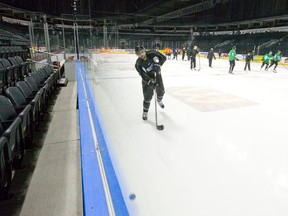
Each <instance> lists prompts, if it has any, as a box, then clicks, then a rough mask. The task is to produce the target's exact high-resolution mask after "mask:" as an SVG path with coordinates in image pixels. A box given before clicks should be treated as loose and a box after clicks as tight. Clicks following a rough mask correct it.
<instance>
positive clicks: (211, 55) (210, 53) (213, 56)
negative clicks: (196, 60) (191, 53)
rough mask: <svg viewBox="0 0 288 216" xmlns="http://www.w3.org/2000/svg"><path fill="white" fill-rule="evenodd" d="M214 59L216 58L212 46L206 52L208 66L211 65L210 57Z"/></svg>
mask: <svg viewBox="0 0 288 216" xmlns="http://www.w3.org/2000/svg"><path fill="white" fill-rule="evenodd" d="M213 58H214V59H215V60H216V57H215V55H214V51H213V48H211V49H210V51H209V52H208V55H207V59H208V61H209V67H212V59H213Z"/></svg>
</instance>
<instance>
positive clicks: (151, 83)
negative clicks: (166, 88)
mask: <svg viewBox="0 0 288 216" xmlns="http://www.w3.org/2000/svg"><path fill="white" fill-rule="evenodd" d="M147 85H149V86H151V87H152V88H155V87H156V79H150V80H149V81H148V82H147Z"/></svg>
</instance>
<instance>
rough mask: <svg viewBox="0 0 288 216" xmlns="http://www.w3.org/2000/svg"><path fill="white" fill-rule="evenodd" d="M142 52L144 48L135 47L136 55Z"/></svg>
mask: <svg viewBox="0 0 288 216" xmlns="http://www.w3.org/2000/svg"><path fill="white" fill-rule="evenodd" d="M142 50H145V47H144V46H142V45H140V46H136V47H135V52H136V54H138V53H139V52H140V51H142Z"/></svg>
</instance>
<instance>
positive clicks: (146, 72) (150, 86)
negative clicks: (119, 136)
mask: <svg viewBox="0 0 288 216" xmlns="http://www.w3.org/2000/svg"><path fill="white" fill-rule="evenodd" d="M135 52H136V54H137V56H138V59H137V60H136V64H135V68H136V70H137V71H138V73H139V75H140V76H141V78H142V91H143V97H144V99H143V114H142V119H143V120H147V119H148V111H149V107H150V102H151V100H152V97H153V95H154V93H155V94H156V98H157V102H158V105H159V106H160V107H161V108H164V104H163V102H162V99H163V96H164V93H165V89H164V85H163V80H162V76H161V66H162V65H163V64H164V62H165V61H166V59H167V58H166V56H165V55H163V54H161V53H160V52H158V51H155V50H149V51H148V50H146V49H145V48H144V47H143V46H136V47H135ZM198 53H199V49H198V47H197V46H194V47H193V49H192V50H191V51H190V53H189V59H190V69H191V70H196V56H197V54H198ZM253 57H254V52H247V54H246V56H245V67H244V70H246V69H247V68H248V70H249V71H250V70H251V68H250V62H251V61H253ZM207 58H208V61H209V67H212V59H213V58H214V59H216V57H215V55H214V52H213V48H211V49H210V51H209V52H208V55H207ZM281 58H282V54H281V51H280V50H278V51H277V53H276V54H275V55H274V56H272V51H270V52H269V53H267V54H265V55H264V56H263V59H262V65H261V68H260V70H261V69H262V68H263V67H264V66H265V70H266V71H267V70H268V69H269V68H270V67H272V66H273V65H274V69H273V72H275V73H276V68H277V66H278V63H279V62H280V60H281ZM228 59H229V64H230V67H229V73H230V74H233V70H234V67H235V60H236V61H238V60H239V59H238V58H237V55H236V47H235V46H233V47H232V49H231V50H230V51H229V54H228Z"/></svg>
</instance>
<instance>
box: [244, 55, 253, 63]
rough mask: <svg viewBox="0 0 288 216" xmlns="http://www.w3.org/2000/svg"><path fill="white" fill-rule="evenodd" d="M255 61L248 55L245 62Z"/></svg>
mask: <svg viewBox="0 0 288 216" xmlns="http://www.w3.org/2000/svg"><path fill="white" fill-rule="evenodd" d="M252 59H253V56H251V55H246V58H245V61H246V62H250V61H251V60H252Z"/></svg>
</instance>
